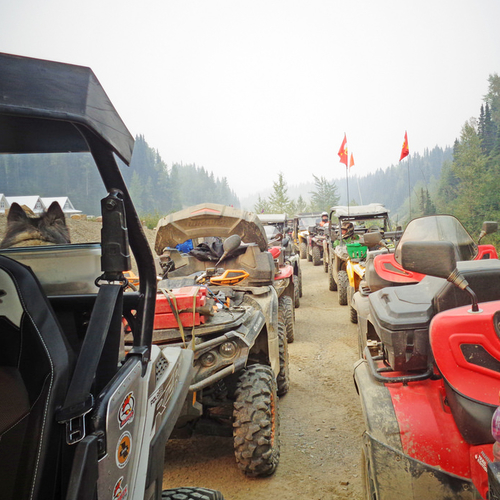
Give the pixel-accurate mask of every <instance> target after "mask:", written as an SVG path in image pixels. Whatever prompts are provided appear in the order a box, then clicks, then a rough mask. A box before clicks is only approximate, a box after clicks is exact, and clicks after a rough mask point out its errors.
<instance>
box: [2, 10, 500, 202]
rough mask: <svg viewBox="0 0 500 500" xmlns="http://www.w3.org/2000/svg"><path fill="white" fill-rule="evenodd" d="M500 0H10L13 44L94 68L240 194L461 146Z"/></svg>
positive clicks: (144, 121)
mask: <svg viewBox="0 0 500 500" xmlns="http://www.w3.org/2000/svg"><path fill="white" fill-rule="evenodd" d="M499 19H500V1H498V0H418V1H413V0H411V1H408V0H397V1H392V0H378V1H374V0H358V1H356V0H342V1H337V0H330V1H328V0H302V1H298V0H265V1H261V0H252V1H247V2H244V1H239V0H215V1H214V0H175V1H174V0H141V1H134V2H132V1H130V0H119V1H118V0H87V1H85V2H81V1H78V2H77V1H72V0H44V1H41V0H15V1H12V0H0V51H2V52H7V53H12V54H18V55H25V56H31V57H39V58H43V59H51V60H55V61H62V62H68V63H72V64H79V65H83V66H89V67H90V68H92V70H93V71H94V73H95V74H96V75H97V78H98V79H99V80H100V82H101V84H102V85H103V86H104V88H105V90H106V92H107V93H108V95H109V97H110V99H111V101H112V102H113V103H114V105H115V107H116V108H117V110H118V112H119V114H120V115H121V117H122V118H123V120H124V121H125V123H126V125H127V126H128V128H129V130H130V131H131V133H132V134H133V135H136V134H142V135H144V136H145V138H146V140H147V142H148V144H149V145H150V146H151V147H153V148H155V149H158V150H159V152H160V154H161V156H162V158H163V160H164V161H165V162H166V163H167V165H168V166H171V165H172V163H174V162H183V163H195V164H196V165H198V166H203V167H205V168H206V169H207V170H209V171H213V172H214V174H215V175H216V176H225V177H227V179H228V181H229V184H230V186H231V187H232V188H233V189H234V190H235V191H236V193H237V194H238V195H239V196H240V197H244V196H245V195H247V194H251V193H254V192H256V191H258V190H259V189H260V188H261V187H262V188H266V187H271V185H272V182H273V181H276V180H277V177H278V173H279V172H280V171H281V172H283V173H284V174H285V177H286V180H287V182H288V184H289V185H294V184H298V183H300V182H309V181H312V180H313V178H312V174H315V175H317V176H324V177H326V178H327V179H332V178H335V177H342V176H345V167H344V165H343V164H340V163H339V157H338V155H337V152H338V150H339V147H340V144H341V142H342V139H343V136H344V133H346V134H347V140H348V147H349V151H350V152H353V154H354V161H355V166H354V167H353V168H352V169H351V173H352V174H359V175H365V174H366V173H369V172H373V171H375V170H377V169H378V168H386V167H388V166H390V165H391V164H396V163H398V160H399V156H400V152H401V147H402V144H403V139H404V133H405V130H407V131H408V141H409V147H410V153H416V152H418V153H423V152H424V150H425V149H426V148H430V149H431V148H433V147H434V146H436V145H438V146H441V147H445V146H448V145H450V146H451V145H452V144H453V142H454V140H455V138H458V137H459V135H460V131H461V128H462V126H463V124H464V122H465V121H466V120H468V119H469V118H471V117H472V116H475V117H477V116H478V115H479V108H480V106H481V103H482V97H483V96H484V94H485V93H486V92H487V90H488V82H487V79H488V76H489V75H490V74H492V73H500V29H499V28H498V21H499Z"/></svg>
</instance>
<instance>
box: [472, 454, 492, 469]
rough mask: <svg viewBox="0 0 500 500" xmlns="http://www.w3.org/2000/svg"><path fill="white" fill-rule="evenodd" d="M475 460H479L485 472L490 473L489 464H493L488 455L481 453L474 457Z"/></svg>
mask: <svg viewBox="0 0 500 500" xmlns="http://www.w3.org/2000/svg"><path fill="white" fill-rule="evenodd" d="M474 458H475V459H476V460H477V463H478V464H479V465H480V466H481V467H482V468H483V469H484V472H486V473H487V472H488V462H491V460H490V459H489V457H488V455H486V453H485V452H484V451H482V452H481V454H480V455H478V454H476V455H474Z"/></svg>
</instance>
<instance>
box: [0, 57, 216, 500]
mask: <svg viewBox="0 0 500 500" xmlns="http://www.w3.org/2000/svg"><path fill="white" fill-rule="evenodd" d="M133 144H134V141H133V138H132V137H131V135H130V133H129V132H128V130H127V129H126V127H125V125H124V124H123V122H122V121H121V119H120V117H119V116H118V114H117V112H116V111H115V109H114V107H113V105H112V104H111V102H110V100H109V99H108V97H107V95H106V94H105V92H104V90H103V89H102V87H101V85H100V84H99V81H98V80H97V78H96V77H95V75H94V74H93V72H92V71H91V70H90V69H89V68H85V67H80V66H73V65H69V64H62V63H56V62H51V61H45V60H38V59H31V58H25V57H19V56H13V55H8V54H0V153H1V154H2V156H1V158H0V161H2V162H4V163H3V165H4V166H5V165H7V168H4V169H3V170H2V171H3V172H4V173H5V172H6V173H7V174H6V178H3V179H2V190H5V192H4V194H7V195H9V194H10V195H23V194H32V193H33V189H40V191H42V190H44V189H47V186H51V185H53V186H56V185H58V183H59V181H62V179H63V177H64V175H65V173H64V172H65V170H66V169H65V168H61V162H57V161H56V160H55V158H54V157H55V156H58V155H62V154H67V153H70V154H68V156H67V157H66V158H67V159H68V161H67V162H65V161H63V162H62V165H63V166H64V167H66V168H67V169H75V168H82V167H81V165H84V164H85V165H88V164H89V162H90V164H93V165H94V166H95V167H96V168H97V169H98V171H99V174H100V177H101V178H102V181H103V183H104V187H105V190H104V198H103V199H102V201H101V210H102V231H101V241H100V242H96V243H90V244H78V245H71V244H60V245H58V244H56V245H48V246H39V245H40V240H38V241H34V240H31V241H29V242H27V243H26V244H27V245H28V246H15V247H13V248H2V249H1V251H0V338H1V340H2V348H1V350H0V399H1V401H2V410H1V412H0V415H1V416H0V464H1V467H0V497H1V498H2V500H28V499H29V500H63V499H65V500H95V499H109V500H118V499H128V500H152V499H156V500H158V499H160V498H164V499H167V498H171V497H172V495H173V494H174V492H172V491H170V492H168V491H165V492H163V493H162V479H163V467H164V463H163V458H164V449H165V444H166V440H167V439H168V437H169V434H170V432H171V430H172V427H173V425H174V423H175V421H176V419H177V416H178V414H179V412H180V410H181V406H182V404H183V402H184V399H185V397H186V394H187V391H188V387H189V383H190V380H191V375H192V373H191V370H192V353H191V352H190V351H186V350H182V349H180V348H167V349H164V350H160V348H159V347H157V346H154V345H152V332H153V320H154V310H155V300H156V270H155V265H154V261H153V256H152V253H151V250H150V247H149V245H148V242H147V240H146V238H145V235H144V232H143V230H142V227H141V223H140V220H139V217H138V216H137V213H136V211H135V209H134V205H133V203H132V200H131V198H130V195H129V193H128V191H127V187H126V186H125V183H124V181H123V178H122V176H121V173H120V170H119V167H118V163H117V159H116V158H115V156H116V157H118V158H120V159H121V160H122V161H123V162H125V164H128V163H129V162H130V160H131V156H132V149H133ZM42 153H43V154H49V156H48V159H49V161H46V162H44V161H42V160H41V158H40V156H43V155H42ZM55 153H57V154H58V155H56V154H55ZM75 154H77V156H76V157H75ZM4 155H8V156H4ZM20 155H22V158H21V157H20ZM45 157H47V155H45ZM70 158H71V159H70ZM52 164H54V165H55V164H57V171H56V172H53V171H51V170H50V167H51V166H52ZM73 171H74V170H73ZM51 176H52V179H53V181H52V182H49V180H50V179H51ZM81 178H82V182H81V183H79V185H76V186H73V188H74V189H77V188H79V187H83V188H84V189H87V192H86V194H88V193H89V192H90V190H92V191H93V190H94V188H95V186H89V185H87V184H86V182H85V180H86V179H88V171H87V170H86V169H83V168H82V176H81ZM20 179H24V181H25V183H24V185H25V189H26V191H25V192H24V193H12V192H11V193H9V192H8V191H7V190H8V189H12V188H10V186H11V184H12V185H16V186H17V185H18V184H17V182H18V181H19V180H20ZM101 189H102V188H101ZM106 192H107V195H106ZM40 194H41V195H42V196H43V194H44V193H40ZM50 194H52V193H46V195H50ZM8 209H9V207H7V210H8ZM43 231H46V232H49V231H51V229H50V228H43ZM33 244H34V245H36V246H33ZM130 250H131V251H132V253H133V256H134V257H135V260H136V262H137V267H138V273H139V275H140V288H139V290H138V291H137V292H127V293H124V289H125V288H126V286H127V281H126V279H125V278H124V275H123V273H124V272H125V271H127V270H129V269H130V267H131V255H130ZM131 311H134V312H135V313H134V321H133V322H131V323H132V324H131V329H132V336H133V345H132V346H131V348H130V350H129V351H128V353H127V354H126V355H125V353H124V346H123V335H122V318H123V316H125V315H127V316H130V312H131ZM195 490H196V489H193V488H191V489H188V490H186V491H187V494H186V496H185V497H182V498H195V496H194V495H195V494H196V495H198V496H196V498H200V495H201V493H202V492H203V494H204V495H205V497H206V498H213V499H220V498H221V495H220V493H219V492H214V491H209V490H204V489H201V490H200V491H198V492H196V491H195ZM162 495H163V496H162ZM205 497H203V498H205ZM176 498H177V497H176Z"/></svg>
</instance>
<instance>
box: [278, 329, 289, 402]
mask: <svg viewBox="0 0 500 500" xmlns="http://www.w3.org/2000/svg"><path fill="white" fill-rule="evenodd" d="M278 338H279V352H280V372H279V373H278V377H277V378H276V383H277V385H278V396H280V397H281V396H284V395H285V394H286V393H287V392H288V390H289V389H290V369H289V357H288V341H287V339H286V332H285V325H284V324H283V323H282V322H281V321H278Z"/></svg>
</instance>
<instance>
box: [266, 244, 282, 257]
mask: <svg viewBox="0 0 500 500" xmlns="http://www.w3.org/2000/svg"><path fill="white" fill-rule="evenodd" d="M269 252H271V255H272V256H273V259H277V258H278V257H279V256H280V254H281V248H280V247H271V248H270V249H269Z"/></svg>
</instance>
